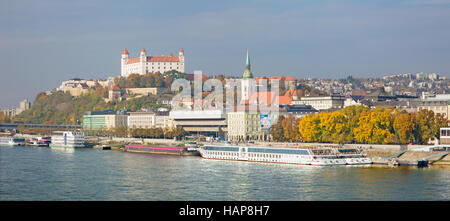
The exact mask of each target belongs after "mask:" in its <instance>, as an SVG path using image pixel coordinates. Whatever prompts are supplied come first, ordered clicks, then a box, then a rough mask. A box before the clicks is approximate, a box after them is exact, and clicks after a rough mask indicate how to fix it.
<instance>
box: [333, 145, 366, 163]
mask: <svg viewBox="0 0 450 221" xmlns="http://www.w3.org/2000/svg"><path fill="white" fill-rule="evenodd" d="M336 151H337V153H338V156H339V157H340V158H341V159H344V160H345V162H346V163H347V164H348V165H358V164H371V163H372V159H370V158H369V157H367V156H366V155H365V154H363V153H361V151H360V150H358V149H352V148H348V149H346V148H339V149H336Z"/></svg>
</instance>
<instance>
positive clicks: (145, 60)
mask: <svg viewBox="0 0 450 221" xmlns="http://www.w3.org/2000/svg"><path fill="white" fill-rule="evenodd" d="M129 56H130V55H129V53H128V50H127V49H126V48H125V49H124V50H123V52H122V58H121V76H122V77H127V76H128V75H130V74H146V73H156V72H159V73H164V72H167V71H171V70H176V71H178V72H183V73H184V50H183V49H180V51H179V52H178V56H173V54H172V53H170V54H169V55H168V56H147V52H146V51H145V49H144V48H143V49H142V50H141V53H140V54H139V57H137V58H130V57H129Z"/></svg>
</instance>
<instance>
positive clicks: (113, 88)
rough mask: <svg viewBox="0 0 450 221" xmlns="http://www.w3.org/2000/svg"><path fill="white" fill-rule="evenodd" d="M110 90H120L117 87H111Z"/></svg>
mask: <svg viewBox="0 0 450 221" xmlns="http://www.w3.org/2000/svg"><path fill="white" fill-rule="evenodd" d="M110 90H112V91H120V88H119V87H117V85H114V86H112V87H111V88H110Z"/></svg>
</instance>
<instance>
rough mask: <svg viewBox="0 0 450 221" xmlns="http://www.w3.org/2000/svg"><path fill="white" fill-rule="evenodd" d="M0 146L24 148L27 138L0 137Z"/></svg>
mask: <svg viewBox="0 0 450 221" xmlns="http://www.w3.org/2000/svg"><path fill="white" fill-rule="evenodd" d="M0 145H8V146H24V145H25V138H14V137H0Z"/></svg>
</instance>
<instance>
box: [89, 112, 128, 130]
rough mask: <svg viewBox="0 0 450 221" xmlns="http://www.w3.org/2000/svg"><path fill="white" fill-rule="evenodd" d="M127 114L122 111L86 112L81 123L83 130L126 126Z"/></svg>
mask: <svg viewBox="0 0 450 221" xmlns="http://www.w3.org/2000/svg"><path fill="white" fill-rule="evenodd" d="M127 117H128V116H127V114H126V113H125V112H124V111H117V112H114V111H97V112H91V111H88V112H86V114H85V115H83V118H82V122H81V125H82V127H83V129H85V130H108V129H112V128H117V127H127V119H128V118H127Z"/></svg>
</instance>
